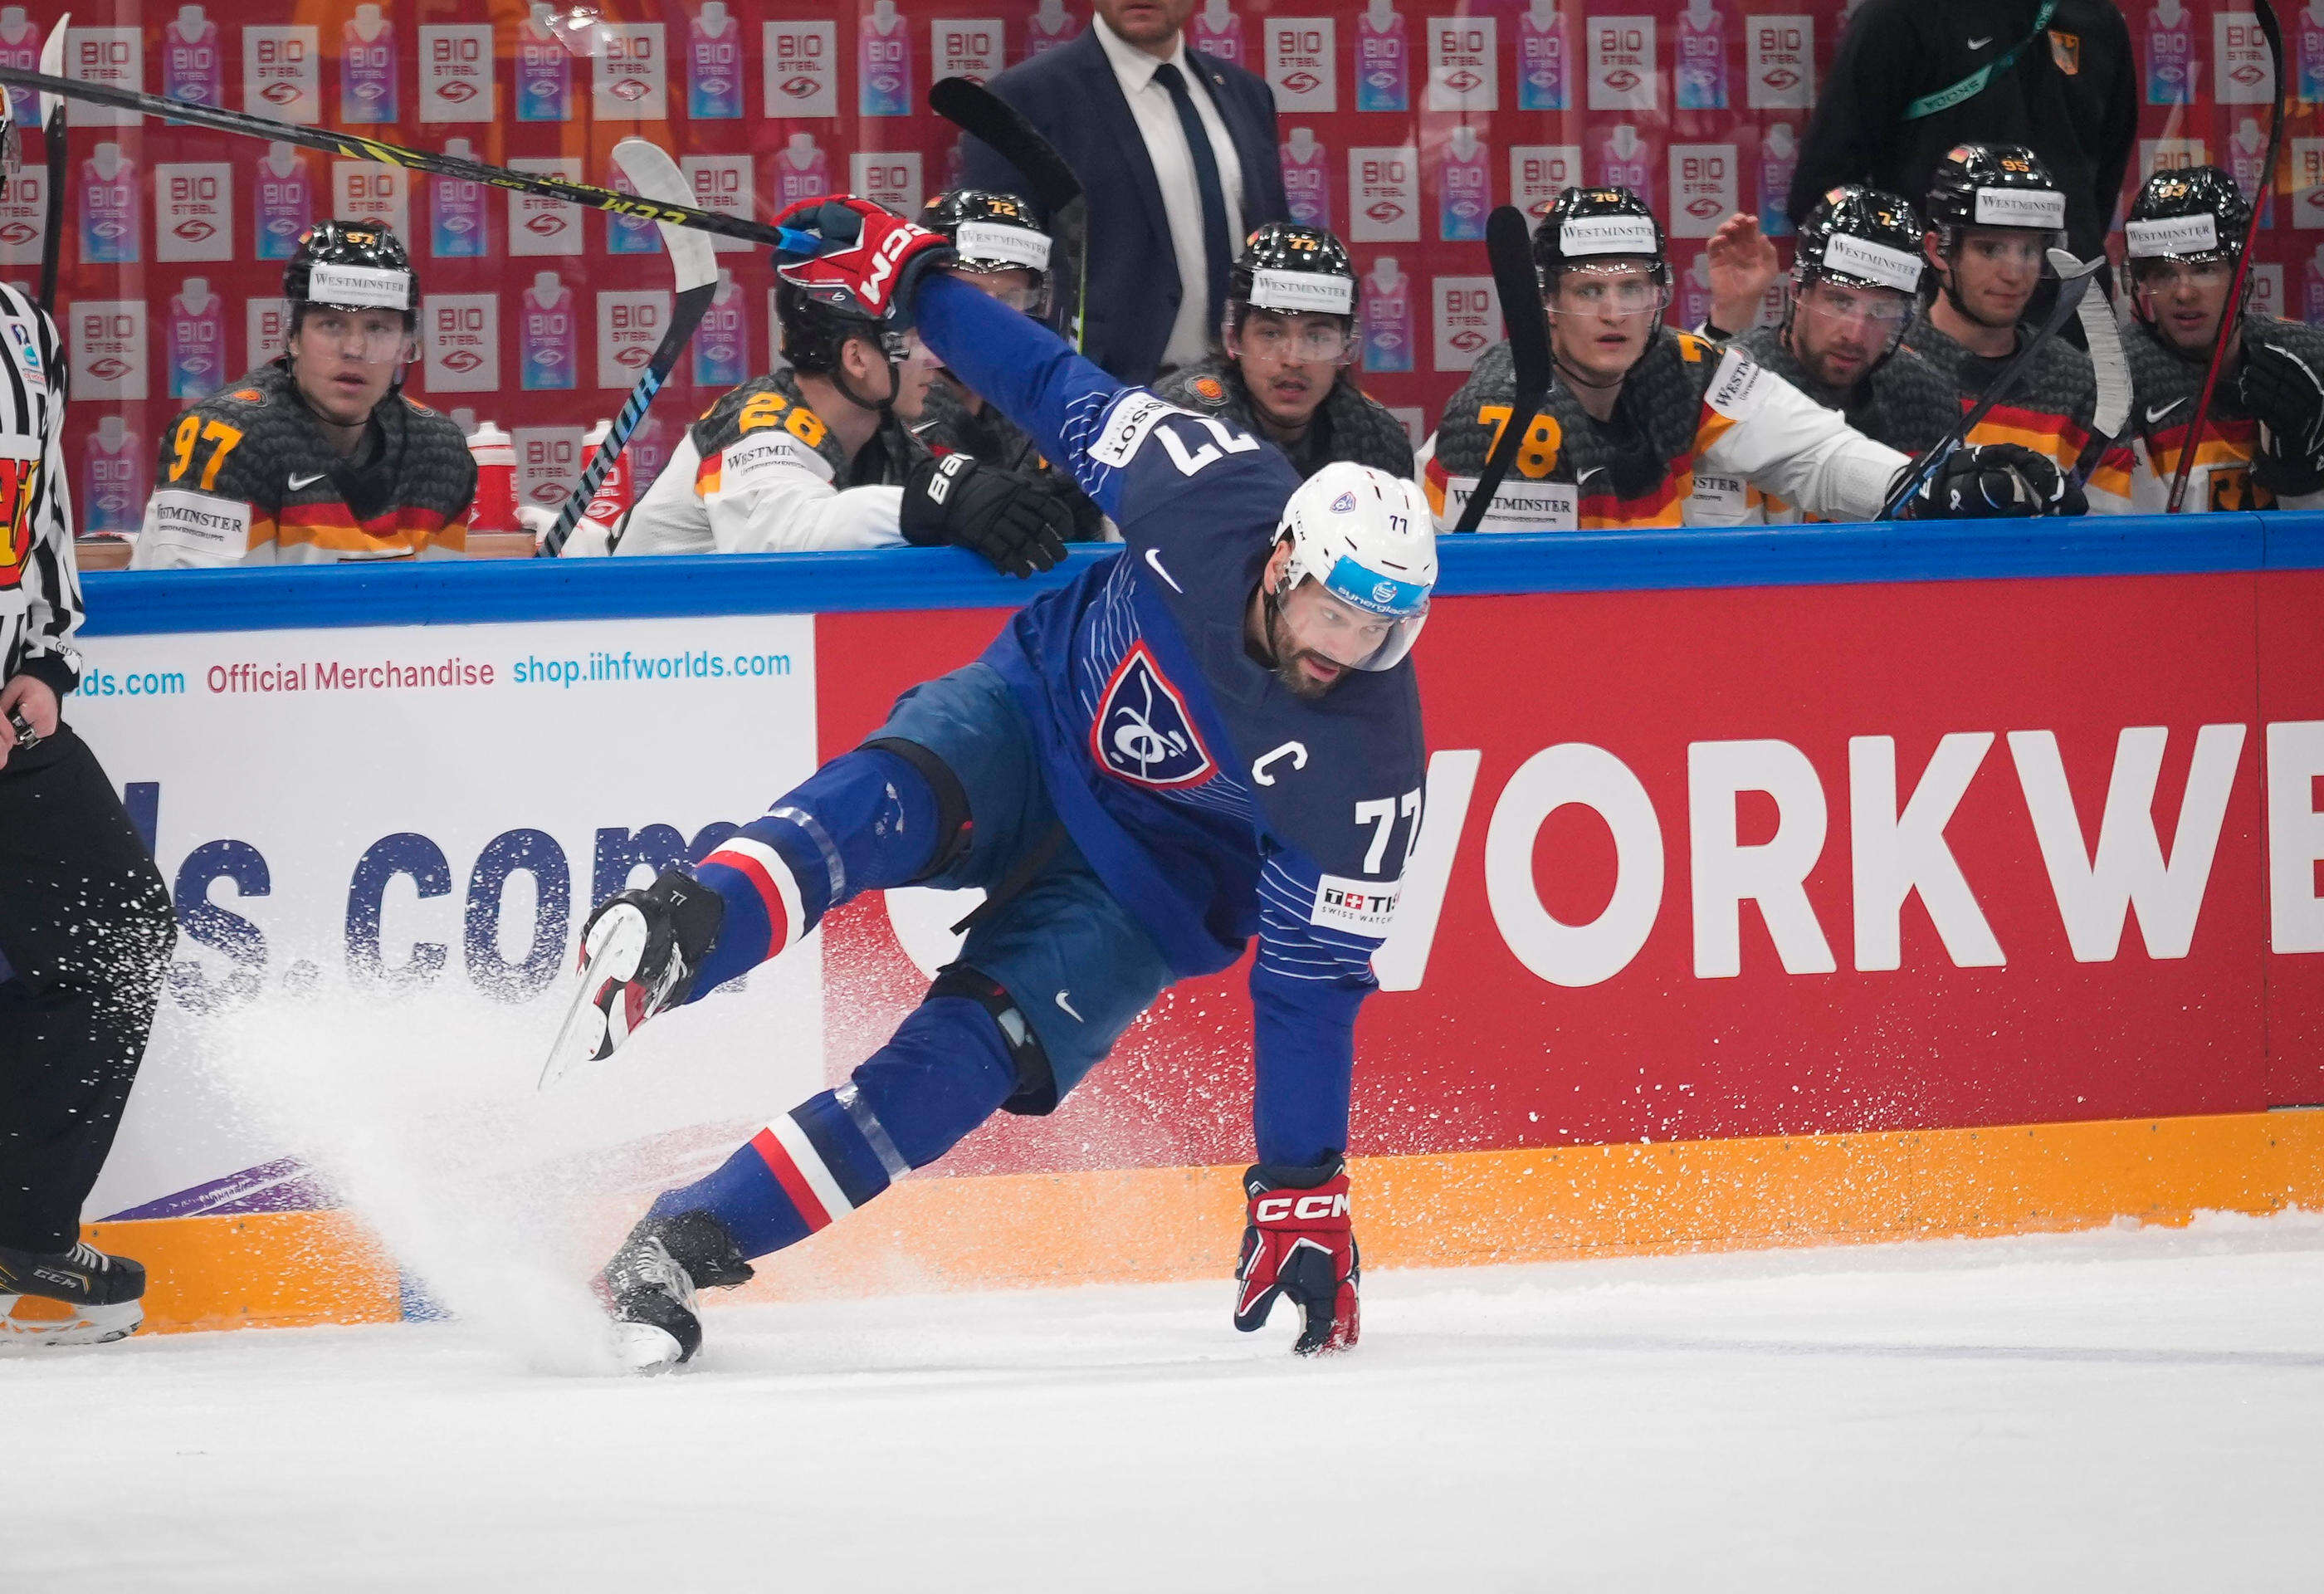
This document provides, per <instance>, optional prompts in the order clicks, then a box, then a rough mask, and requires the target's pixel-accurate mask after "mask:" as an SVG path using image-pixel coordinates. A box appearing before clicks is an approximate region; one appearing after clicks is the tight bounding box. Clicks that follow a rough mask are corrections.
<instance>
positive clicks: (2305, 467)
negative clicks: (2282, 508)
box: [2236, 340, 2324, 496]
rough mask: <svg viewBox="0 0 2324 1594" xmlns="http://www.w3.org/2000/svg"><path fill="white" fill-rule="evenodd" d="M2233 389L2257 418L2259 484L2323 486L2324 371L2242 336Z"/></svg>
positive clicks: (2287, 489) (2294, 488) (2283, 489)
mask: <svg viewBox="0 0 2324 1594" xmlns="http://www.w3.org/2000/svg"><path fill="white" fill-rule="evenodd" d="M2236 397H2237V398H2239V399H2241V400H2242V402H2243V406H2244V408H2245V409H2246V410H2248V411H2250V412H2251V413H2252V417H2253V419H2255V420H2256V421H2257V422H2259V444H2260V451H2259V458H2258V459H2255V460H2254V461H2253V462H2252V474H2253V475H2254V476H2255V477H2258V479H2259V485H2260V486H2262V487H2265V488H2266V489H2267V490H2268V491H2269V492H2271V493H2274V494H2277V495H2279V496H2281V495H2283V494H2287V493H2312V492H2315V491H2317V490H2318V489H2319V488H2324V371H2319V370H2318V369H2317V368H2316V366H2315V365H2314V363H2313V362H2311V361H2310V360H2306V359H2302V358H2301V357H2300V356H2298V355H2296V354H2294V353H2292V351H2291V350H2290V349H2288V348H2277V347H2276V346H2275V345H2273V344H2268V343H2259V342H2254V341H2250V340H2246V342H2245V344H2244V368H2243V374H2242V375H2240V376H2239V377H2237V378H2236Z"/></svg>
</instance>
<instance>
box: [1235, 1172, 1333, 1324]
mask: <svg viewBox="0 0 2324 1594" xmlns="http://www.w3.org/2000/svg"><path fill="white" fill-rule="evenodd" d="M1242 1189H1243V1195H1244V1196H1245V1198H1246V1199H1247V1200H1248V1202H1249V1206H1248V1209H1247V1215H1248V1223H1247V1226H1246V1227H1245V1228H1244V1229H1243V1231H1242V1262H1241V1265H1240V1266H1238V1267H1237V1268H1236V1269H1235V1282H1236V1284H1237V1290H1236V1293H1235V1314H1234V1325H1235V1327H1236V1328H1238V1329H1240V1330H1242V1331H1243V1332H1244V1333H1246V1334H1248V1333H1250V1332H1251V1331H1252V1330H1254V1329H1257V1328H1258V1327H1259V1325H1260V1324H1261V1323H1263V1322H1265V1321H1267V1314H1268V1311H1270V1310H1271V1309H1272V1308H1273V1307H1274V1305H1275V1298H1276V1297H1277V1295H1284V1296H1287V1297H1289V1298H1290V1300H1291V1301H1292V1302H1293V1303H1294V1304H1296V1306H1297V1307H1298V1308H1299V1310H1300V1311H1301V1312H1302V1313H1303V1314H1304V1315H1305V1320H1306V1321H1305V1327H1303V1328H1302V1329H1301V1330H1300V1333H1299V1339H1298V1340H1297V1342H1296V1343H1295V1344H1294V1345H1293V1346H1292V1347H1291V1348H1292V1349H1294V1350H1296V1351H1297V1352H1298V1353H1299V1354H1300V1355H1302V1356H1313V1355H1314V1354H1315V1353H1316V1352H1317V1351H1319V1350H1345V1349H1347V1348H1349V1347H1350V1346H1351V1345H1353V1344H1354V1343H1355V1342H1356V1336H1357V1334H1358V1332H1359V1331H1360V1328H1361V1323H1360V1318H1359V1314H1358V1311H1357V1306H1356V1285H1357V1282H1358V1280H1359V1278H1360V1276H1361V1273H1362V1269H1361V1268H1360V1265H1358V1261H1357V1257H1356V1236H1355V1231H1354V1229H1353V1228H1352V1227H1351V1219H1350V1216H1349V1210H1348V1169H1347V1163H1346V1162H1345V1160H1344V1159H1342V1158H1341V1157H1339V1156H1337V1155H1334V1156H1333V1158H1332V1160H1331V1161H1330V1162H1328V1163H1322V1164H1320V1165H1318V1166H1316V1167H1313V1168H1286V1167H1284V1166H1281V1165H1280V1164H1271V1163H1258V1164H1256V1165H1254V1166H1252V1167H1250V1168H1249V1169H1246V1170H1245V1171H1244V1172H1243V1176H1242Z"/></svg>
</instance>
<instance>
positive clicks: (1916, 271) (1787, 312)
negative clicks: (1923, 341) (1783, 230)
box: [1783, 182, 1926, 375]
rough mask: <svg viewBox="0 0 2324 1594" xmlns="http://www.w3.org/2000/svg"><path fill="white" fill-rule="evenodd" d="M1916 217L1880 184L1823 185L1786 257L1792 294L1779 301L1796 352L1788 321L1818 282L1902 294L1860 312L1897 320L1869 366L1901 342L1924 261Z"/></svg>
mask: <svg viewBox="0 0 2324 1594" xmlns="http://www.w3.org/2000/svg"><path fill="white" fill-rule="evenodd" d="M1921 236H1922V227H1921V218H1920V215H1919V213H1918V212H1917V211H1915V210H1914V209H1913V207H1912V205H1911V203H1910V202H1909V201H1907V200H1905V199H1902V198H1900V197H1899V196H1897V195H1895V194H1892V193H1889V192H1887V191H1886V190H1882V189H1877V188H1867V187H1865V186H1864V185H1863V184H1861V183H1854V182H1845V183H1842V184H1840V186H1839V187H1838V188H1835V189H1830V190H1826V191H1825V193H1824V196H1823V198H1822V199H1818V200H1817V201H1816V204H1815V209H1812V210H1811V211H1809V212H1808V214H1807V218H1806V219H1805V220H1803V221H1802V222H1801V223H1800V230H1799V236H1798V238H1797V239H1796V241H1795V242H1794V254H1793V256H1792V292H1791V296H1790V298H1789V299H1788V300H1787V301H1785V302H1784V326H1783V337H1784V345H1785V347H1786V348H1792V350H1793V352H1794V355H1796V354H1798V352H1799V351H1798V348H1796V347H1795V346H1794V345H1793V343H1792V330H1793V323H1794V320H1795V318H1796V317H1797V316H1798V314H1799V309H1800V296H1801V295H1802V294H1803V292H1805V291H1806V290H1807V289H1808V287H1809V286H1810V285H1811V284H1812V283H1836V284H1838V285H1839V286H1840V287H1843V288H1855V289H1861V290H1880V291H1885V292H1892V293H1895V294H1897V295H1899V296H1900V301H1899V302H1895V303H1893V304H1891V305H1890V306H1888V307H1887V308H1886V310H1881V309H1880V308H1879V307H1877V306H1869V305H1868V306H1867V307H1866V309H1865V311H1864V313H1866V314H1883V313H1885V314H1889V315H1893V316H1894V317H1895V328H1894V329H1893V330H1892V331H1891V333H1890V335H1889V338H1888V343H1887V347H1886V348H1884V349H1883V350H1882V351H1881V352H1880V355H1879V357H1877V358H1876V359H1875V360H1874V361H1873V362H1872V365H1871V366H1870V370H1868V371H1867V375H1869V374H1870V371H1877V370H1878V369H1879V368H1880V366H1882V365H1883V364H1885V363H1886V361H1887V360H1888V359H1889V358H1891V357H1893V356H1894V355H1895V352H1896V350H1897V348H1898V346H1900V345H1901V344H1902V343H1903V342H1904V329H1905V326H1906V324H1907V323H1908V322H1910V320H1912V310H1913V305H1914V301H1916V299H1917V297H1918V295H1919V292H1920V287H1921V274H1922V272H1923V268H1924V265H1925V264H1926V263H1925V260H1924V258H1923V255H1922V254H1921Z"/></svg>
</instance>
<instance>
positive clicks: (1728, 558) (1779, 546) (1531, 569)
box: [81, 514, 2324, 637]
mask: <svg viewBox="0 0 2324 1594" xmlns="http://www.w3.org/2000/svg"><path fill="white" fill-rule="evenodd" d="M1112 551H1113V550H1111V549H1110V548H1086V547H1084V548H1078V549H1076V550H1074V553H1073V555H1072V557H1071V558H1070V559H1068V560H1067V561H1066V562H1065V564H1064V565H1062V566H1060V567H1059V568H1058V569H1057V570H1053V571H1051V572H1050V573H1049V574H1048V575H1047V576H1044V577H1037V578H1036V579H1033V580H1031V581H1018V580H1012V579H1010V578H1008V577H1006V576H1002V575H1000V574H998V573H997V572H995V571H994V570H991V568H990V567H989V566H987V565H986V564H985V563H984V562H983V561H982V560H979V559H978V558H976V557H975V556H974V555H973V554H969V553H964V552H963V551H960V550H958V549H954V548H894V549H882V550H879V551H870V552H860V551H859V552H845V553H763V554H731V555H724V556H706V557H702V558H694V559H635V560H632V559H617V560H607V559H572V560H516V559H508V560H475V561H461V560H444V561H429V562H427V563H424V564H360V565H339V566H336V567H332V568H327V569H318V568H315V567H311V566H308V567H301V566H290V567H285V568H281V569H274V570H123V571H115V572H109V573H103V574H94V575H90V576H88V578H86V581H85V585H86V587H87V590H88V608H89V613H88V622H87V623H86V624H85V625H84V626H82V628H81V635H84V636H89V637H100V636H134V635H154V634H161V633H170V632H202V631H282V630H293V629H304V628H307V627H310V626H313V627H331V626H459V625H475V624H479V623H484V622H490V621H509V620H607V619H648V618H662V617H672V616H689V615H766V614H843V613H850V612H859V611H864V610H900V609H952V608H1009V607H1016V606H1017V605H1019V604H1021V603H1023V602H1025V601H1026V600H1027V599H1028V598H1031V597H1033V596H1034V595H1035V594H1037V593H1039V592H1042V591H1045V590H1047V589H1048V588H1052V587H1056V586H1060V585H1062V584H1064V582H1065V581H1066V580H1067V579H1071V578H1072V577H1073V576H1074V574H1075V573H1076V572H1078V571H1079V570H1082V569H1084V567H1085V566H1087V565H1088V564H1089V563H1090V562H1091V561H1094V560H1098V559H1103V558H1106V557H1108V556H1109V555H1110V554H1111V552H1112ZM1442 554H1443V579H1441V580H1440V582H1439V583H1438V586H1437V592H1438V593H1439V594H1440V595H1442V596H1443V597H1448V598H1462V597H1483V596H1490V595H1496V594H1506V593H1522V592H1621V591H1671V590H1676V589H1681V588H1735V587H1799V586H1831V585H1839V584H1849V583H1860V582H1881V581H1982V580H2006V579H2028V578H2034V577H2052V576H2129V575H2185V574H2191V573H2199V572H2211V571H2227V570H2324V514H2205V515H2120V516H2100V515H2092V516H2089V517H2087V518H2085V519H2080V520H2069V521H2043V522H2041V523H2038V524H2028V523H2026V522H2023V521H1955V522H1932V523H1927V524H1893V523H1892V524H1881V525H1811V526H1776V527H1767V526H1750V527H1741V528H1738V529H1735V530H1731V531H1718V530H1701V529H1697V530H1673V531H1625V532H1582V533H1540V534H1531V535H1507V536H1502V535H1489V536H1471V537H1461V538H1446V539H1445V540H1444V542H1443V544H1442Z"/></svg>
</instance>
